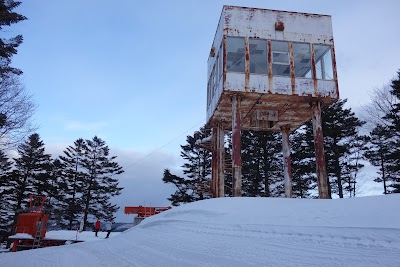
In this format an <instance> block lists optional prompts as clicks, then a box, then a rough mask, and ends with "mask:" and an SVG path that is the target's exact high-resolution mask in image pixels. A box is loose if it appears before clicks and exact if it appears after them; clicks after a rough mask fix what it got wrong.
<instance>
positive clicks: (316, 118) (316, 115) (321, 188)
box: [311, 101, 331, 198]
mask: <svg viewBox="0 0 400 267" xmlns="http://www.w3.org/2000/svg"><path fill="white" fill-rule="evenodd" d="M311 107H312V111H313V115H312V121H313V132H314V144H315V158H316V160H315V162H316V165H317V180H318V193H319V198H331V196H330V195H329V193H328V176H327V173H326V163H325V151H324V136H323V133H322V119H321V102H319V101H316V102H312V103H311Z"/></svg>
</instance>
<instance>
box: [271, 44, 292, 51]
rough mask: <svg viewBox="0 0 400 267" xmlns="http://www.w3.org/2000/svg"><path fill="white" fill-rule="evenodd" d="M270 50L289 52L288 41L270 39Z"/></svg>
mask: <svg viewBox="0 0 400 267" xmlns="http://www.w3.org/2000/svg"><path fill="white" fill-rule="evenodd" d="M271 46H272V51H278V52H289V44H288V42H280V41H272V43H271Z"/></svg>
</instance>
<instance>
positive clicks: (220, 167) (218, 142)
mask: <svg viewBox="0 0 400 267" xmlns="http://www.w3.org/2000/svg"><path fill="white" fill-rule="evenodd" d="M212 142H213V145H212V164H211V168H212V171H211V175H212V192H213V197H224V196H225V177H224V174H225V170H224V168H225V164H224V163H225V146H224V145H225V133H224V129H223V128H222V125H221V123H218V125H217V127H214V128H213V138H212Z"/></svg>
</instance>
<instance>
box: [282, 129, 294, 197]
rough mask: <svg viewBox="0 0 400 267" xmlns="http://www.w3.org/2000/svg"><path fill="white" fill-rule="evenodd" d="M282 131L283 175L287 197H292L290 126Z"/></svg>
mask: <svg viewBox="0 0 400 267" xmlns="http://www.w3.org/2000/svg"><path fill="white" fill-rule="evenodd" d="M281 130H282V153H283V174H284V183H285V197H288V198H291V197H292V190H293V189H292V188H293V185H292V165H291V161H290V143H289V131H290V126H288V125H285V126H283V127H282V128H281Z"/></svg>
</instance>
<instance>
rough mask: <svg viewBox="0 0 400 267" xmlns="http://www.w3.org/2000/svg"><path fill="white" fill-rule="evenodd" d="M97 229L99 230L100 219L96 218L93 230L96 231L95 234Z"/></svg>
mask: <svg viewBox="0 0 400 267" xmlns="http://www.w3.org/2000/svg"><path fill="white" fill-rule="evenodd" d="M99 231H100V221H99V220H97V221H96V223H95V224H94V232H95V233H96V236H97V233H98V232H99Z"/></svg>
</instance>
